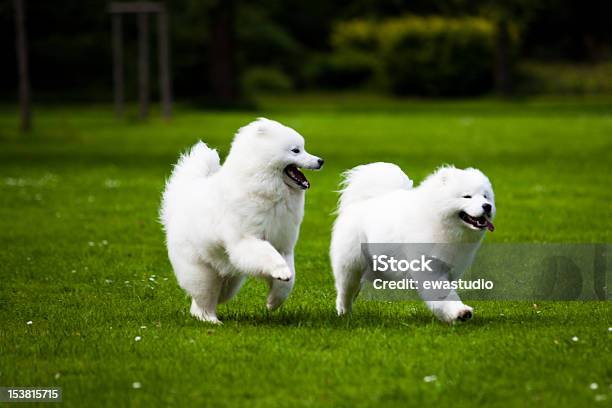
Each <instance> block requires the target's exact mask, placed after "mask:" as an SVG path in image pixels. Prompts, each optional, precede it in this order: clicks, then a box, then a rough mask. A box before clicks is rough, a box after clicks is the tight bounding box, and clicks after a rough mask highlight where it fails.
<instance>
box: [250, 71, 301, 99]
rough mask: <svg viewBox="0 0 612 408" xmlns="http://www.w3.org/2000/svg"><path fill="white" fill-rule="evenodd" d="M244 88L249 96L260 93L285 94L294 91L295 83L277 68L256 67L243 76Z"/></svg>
mask: <svg viewBox="0 0 612 408" xmlns="http://www.w3.org/2000/svg"><path fill="white" fill-rule="evenodd" d="M242 86H243V88H244V91H245V93H246V94H247V95H253V94H255V93H258V92H269V93H283V92H288V91H291V90H292V89H293V83H292V82H291V78H289V77H288V76H287V75H286V74H285V73H284V72H282V71H281V70H279V69H277V68H270V67H254V68H251V69H249V70H248V71H246V72H245V73H244V75H243V76H242Z"/></svg>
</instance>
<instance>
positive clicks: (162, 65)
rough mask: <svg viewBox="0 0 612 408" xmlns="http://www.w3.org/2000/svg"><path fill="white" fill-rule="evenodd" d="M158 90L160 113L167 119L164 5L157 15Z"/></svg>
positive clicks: (169, 101) (167, 55)
mask: <svg viewBox="0 0 612 408" xmlns="http://www.w3.org/2000/svg"><path fill="white" fill-rule="evenodd" d="M157 23H158V25H157V35H158V44H157V49H158V57H159V92H160V97H161V103H162V114H163V115H164V118H166V119H168V118H170V116H171V115H172V89H171V85H170V42H169V39H168V13H167V12H166V8H165V7H164V8H163V9H162V10H161V11H160V12H159V14H158V16H157Z"/></svg>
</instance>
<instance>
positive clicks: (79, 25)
mask: <svg viewBox="0 0 612 408" xmlns="http://www.w3.org/2000/svg"><path fill="white" fill-rule="evenodd" d="M221 1H223V0H171V1H167V2H166V4H167V6H168V9H169V10H170V24H171V25H170V29H171V36H172V38H171V48H172V73H173V84H174V89H175V94H176V95H177V97H178V98H181V99H197V98H203V97H206V96H207V95H211V92H212V91H213V88H214V87H213V86H212V82H213V81H214V79H213V78H214V77H215V75H213V73H212V72H211V69H212V68H211V67H213V66H214V64H212V60H213V59H214V56H213V55H218V52H219V50H218V49H217V50H216V51H214V50H215V49H214V47H213V44H212V42H213V40H212V38H213V36H212V35H211V32H212V31H211V27H212V25H213V24H214V21H212V20H213V16H214V15H215V13H214V10H215V7H218V5H219V2H221ZM234 3H235V7H234V8H233V10H234V11H233V14H234V15H233V25H232V26H231V27H232V28H231V29H232V31H233V32H232V35H233V38H234V39H235V41H234V44H235V47H233V49H232V50H231V55H232V59H233V60H234V61H235V64H234V66H233V67H232V72H231V76H232V78H234V79H233V80H234V81H236V84H238V81H239V79H240V78H241V77H242V75H243V74H244V75H246V74H247V73H248V71H249V70H250V69H251V68H253V67H258V68H259V69H260V73H259V75H260V77H261V72H262V71H261V69H262V68H266V69H272V70H274V71H275V72H276V73H277V74H278V73H280V75H276V74H275V75H267V80H268V81H269V80H271V79H272V78H277V79H278V80H279V81H281V78H283V79H282V81H284V80H285V79H286V78H287V77H288V78H290V80H291V81H290V82H291V84H292V86H296V87H298V88H304V87H312V86H318V87H327V86H338V84H341V83H342V81H347V80H348V82H351V81H355V80H363V79H364V77H366V78H370V77H369V76H370V75H371V73H370V71H371V70H374V71H377V70H380V69H381V67H380V62H381V61H376V60H374V61H372V60H371V59H368V57H367V55H366V54H362V53H354V52H353V53H344V54H339V55H332V56H329V53H330V52H332V50H333V49H334V47H333V42H334V41H338V40H334V39H332V38H331V36H330V35H331V32H332V28H333V27H334V26H335V25H336V24H337V23H338V22H341V21H348V20H355V19H361V20H382V19H387V18H390V17H397V16H400V15H407V14H410V15H415V16H434V15H440V16H447V17H465V16H481V17H484V18H487V19H489V20H491V21H494V22H508V23H510V24H511V25H513V26H516V27H518V28H519V30H520V32H521V38H522V42H521V44H522V46H521V47H522V48H521V49H520V53H519V55H520V56H521V57H524V58H529V59H531V60H553V61H559V60H571V61H573V62H593V61H604V60H609V59H610V57H611V47H610V44H611V43H612V30H610V28H609V27H610V24H609V21H608V19H609V16H611V15H612V1H609V0H507V1H503V0H482V1H472V0H440V1H436V2H432V1H430V0H337V1H329V0H309V1H302V0H284V1H283V0H253V1H246V0H234ZM107 5H108V1H103V0H88V1H87V2H77V1H74V0H54V1H34V0H30V1H27V10H26V12H27V19H26V24H27V29H28V37H29V46H30V50H29V51H30V52H29V54H30V62H31V80H32V88H33V95H34V98H35V100H44V99H50V98H52V97H54V98H58V99H61V100H70V99H79V100H83V99H89V100H96V99H97V100H106V101H108V100H110V92H111V90H112V86H111V83H112V74H111V49H110V18H109V16H108V14H107V12H106V10H107ZM151 27H152V31H153V33H152V34H153V35H154V34H155V27H156V25H155V24H152V25H151ZM0 34H1V35H0V44H1V49H2V50H3V51H4V52H5V53H6V55H5V57H4V58H3V62H4V63H3V64H0V97H2V98H4V99H9V100H13V99H14V98H15V94H16V67H15V36H14V22H13V6H12V1H10V0H1V1H0ZM124 37H125V61H126V68H125V69H126V80H127V85H128V89H127V90H128V97H132V98H133V97H134V96H135V93H136V83H135V69H136V19H135V18H126V19H125V26H124ZM152 43H153V44H155V41H153V42H152ZM363 46H364V47H367V46H368V45H367V44H363ZM152 51H153V50H152ZM213 51H214V52H213ZM154 55H155V53H154V52H152V56H154ZM152 62H153V69H154V70H156V61H152ZM372 64H374V65H375V66H374V67H372V66H371V65H372ZM347 68H350V69H351V70H352V72H350V75H349V78H348V79H347V78H346V77H345V76H344V74H343V72H346V69H347ZM153 75H155V72H153ZM251 77H253V76H251ZM152 78H155V76H153V77H152ZM370 79H371V78H370ZM366 82H367V80H366ZM285 85H286V84H285ZM152 86H153V88H154V91H155V86H156V81H152Z"/></svg>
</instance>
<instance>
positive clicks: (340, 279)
mask: <svg viewBox="0 0 612 408" xmlns="http://www.w3.org/2000/svg"><path fill="white" fill-rule="evenodd" d="M334 272H336V271H334ZM335 275H336V311H337V312H338V316H342V315H345V314H350V313H351V310H352V308H353V302H354V301H355V299H356V298H357V295H358V294H359V290H360V289H361V275H362V271H361V268H358V267H355V266H353V267H346V268H343V269H342V270H339V271H337V273H335Z"/></svg>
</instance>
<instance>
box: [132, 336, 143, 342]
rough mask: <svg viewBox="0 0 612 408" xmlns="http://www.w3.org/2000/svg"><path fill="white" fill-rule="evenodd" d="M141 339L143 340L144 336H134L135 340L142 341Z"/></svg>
mask: <svg viewBox="0 0 612 408" xmlns="http://www.w3.org/2000/svg"><path fill="white" fill-rule="evenodd" d="M140 340H142V337H140V336H136V337H134V341H140Z"/></svg>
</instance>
